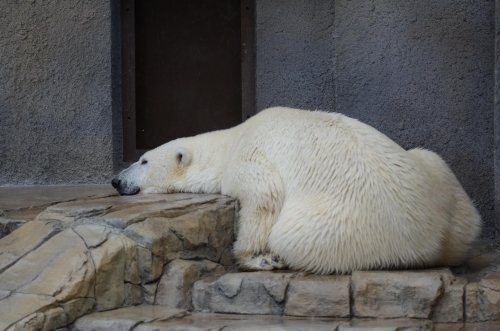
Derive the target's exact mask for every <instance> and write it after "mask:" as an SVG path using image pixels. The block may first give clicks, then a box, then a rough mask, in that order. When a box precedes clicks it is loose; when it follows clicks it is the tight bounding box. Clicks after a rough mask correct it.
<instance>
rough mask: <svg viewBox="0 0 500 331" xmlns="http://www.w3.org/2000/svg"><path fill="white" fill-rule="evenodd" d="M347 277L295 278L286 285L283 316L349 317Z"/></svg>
mask: <svg viewBox="0 0 500 331" xmlns="http://www.w3.org/2000/svg"><path fill="white" fill-rule="evenodd" d="M349 283H350V281H349V277H347V276H309V277H297V278H294V279H292V280H291V281H290V284H289V285H288V292H287V301H286V304H285V312H284V313H285V315H292V316H323V317H349V316H350V300H349V295H350V294H349V289H350V287H349Z"/></svg>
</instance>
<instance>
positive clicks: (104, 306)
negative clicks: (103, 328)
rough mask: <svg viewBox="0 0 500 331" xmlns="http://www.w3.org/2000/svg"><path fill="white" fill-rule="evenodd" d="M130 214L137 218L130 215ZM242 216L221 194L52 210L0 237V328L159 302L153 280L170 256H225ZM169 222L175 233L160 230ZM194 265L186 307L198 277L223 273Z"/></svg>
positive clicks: (92, 202)
mask: <svg viewBox="0 0 500 331" xmlns="http://www.w3.org/2000/svg"><path fill="white" fill-rule="evenodd" d="M130 210H135V212H134V213H133V214H127V213H126V212H125V211H130ZM120 213H121V214H120ZM110 214H112V216H109V215H110ZM117 214H120V215H122V216H120V217H121V218H119V217H116V215H117ZM235 217H236V203H235V201H234V200H232V199H230V198H227V197H222V196H216V195H206V196H203V195H189V194H179V195H171V196H167V195H150V196H138V197H118V196H114V197H103V198H89V199H83V200H79V201H72V202H65V203H61V204H56V205H53V206H50V207H48V208H47V209H46V210H45V211H44V212H42V213H41V214H40V215H38V216H37V218H36V219H35V220H33V221H30V222H28V223H27V224H25V225H24V226H22V227H20V228H19V229H17V230H16V231H14V232H13V233H11V234H9V235H7V236H6V237H4V238H2V239H0V247H1V248H2V251H1V253H0V268H2V269H1V270H0V321H1V322H0V330H5V329H7V328H9V329H10V328H15V329H16V330H53V329H58V328H64V327H66V326H67V325H68V324H70V323H72V322H73V321H74V320H75V319H76V318H78V317H80V316H82V315H83V314H86V313H89V312H91V311H95V310H97V311H102V310H110V309H115V308H119V307H123V306H128V305H137V304H140V303H142V302H143V300H145V301H146V302H147V301H148V298H149V299H150V298H151V297H152V299H150V301H152V302H154V295H155V294H156V283H150V282H149V281H150V280H151V279H153V278H156V279H160V276H161V274H162V270H163V265H164V264H165V263H167V262H168V261H169V258H170V257H171V256H186V257H189V258H198V257H206V258H212V259H214V260H216V261H218V260H220V259H221V258H222V255H223V252H226V251H227V250H228V248H229V247H230V246H231V244H232V241H233V234H232V231H233V227H234V221H235ZM109 219H113V221H112V222H107V221H106V220H109ZM150 219H151V220H153V219H155V220H159V219H161V223H158V224H156V223H154V222H153V221H151V222H149V220H150ZM169 221H171V223H168V222H169ZM152 223H154V224H156V225H155V226H157V227H154V226H153V227H152V228H150V227H149V226H150V225H151V224H152ZM158 225H159V226H160V227H158ZM162 225H165V226H167V231H163V232H162V231H158V232H157V233H155V231H154V230H155V229H156V230H160V228H161V226H162ZM132 226H133V230H132V231H127V230H128V228H129V227H132ZM151 230H153V231H151ZM139 234H141V235H139ZM149 235H150V236H152V237H154V239H153V238H150V237H148V236H149ZM171 242H173V243H174V244H172V243H171ZM148 243H150V245H148ZM145 256H146V257H148V256H149V257H150V260H152V261H155V262H151V261H149V262H148V261H147V259H144V257H145ZM144 263H146V264H148V263H151V264H157V266H155V267H145V266H144ZM192 263H193V265H195V266H198V268H194V269H193V270H187V272H186V274H185V275H184V278H183V281H184V282H181V283H180V284H181V285H186V289H185V290H184V289H182V291H180V292H179V293H182V294H183V295H184V297H182V300H183V301H182V302H183V304H186V305H187V304H188V301H190V297H189V287H190V286H191V284H192V283H193V282H194V281H195V280H197V279H198V278H199V277H200V276H201V275H202V274H203V273H204V272H211V271H217V270H219V273H221V272H222V271H223V270H224V269H223V268H222V267H220V266H218V265H217V264H215V263H214V262H210V261H193V262H192ZM156 269H158V271H156ZM188 269H189V268H188ZM147 272H149V273H156V272H157V275H156V274H155V275H154V277H152V276H151V275H150V274H149V275H147ZM181 278H182V277H181ZM153 284H154V285H153ZM161 285H162V287H161V290H162V291H167V292H168V291H169V290H171V289H172V288H168V284H167V281H166V279H165V280H164V281H163V282H162V283H161ZM146 290H150V291H149V292H147V291H146ZM163 299H165V298H163ZM13 309H16V310H15V311H12V310H13ZM125 324H126V323H125ZM127 325H128V324H127ZM117 327H119V326H117ZM111 328H112V329H113V327H111ZM127 330H128V329H127Z"/></svg>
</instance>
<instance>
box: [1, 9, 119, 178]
mask: <svg viewBox="0 0 500 331" xmlns="http://www.w3.org/2000/svg"><path fill="white" fill-rule="evenodd" d="M111 8H112V7H111V2H110V1H95V0H91V1H76V0H71V1H63V2H57V1H56V2H50V3H45V2H39V1H28V2H22V3H17V2H12V1H7V2H4V3H3V4H2V10H1V13H0V22H2V24H1V26H2V28H1V29H0V49H1V50H2V56H1V57H0V68H1V69H0V72H1V74H2V77H4V79H3V80H2V81H1V82H0V91H2V93H1V94H0V105H1V106H0V107H1V109H2V111H1V112H0V123H1V128H2V129H1V130H0V132H1V133H0V159H1V160H2V162H1V163H0V184H34V183H43V184H55V183H104V182H108V180H109V178H110V177H111V176H112V173H113V171H114V170H115V169H114V163H116V161H114V159H117V158H116V157H115V158H113V157H112V156H113V154H114V153H113V152H114V150H113V137H112V132H113V131H112V130H113V125H112V120H113V113H112V90H111V84H112V67H111V66H112V52H111V48H112V46H114V44H113V43H112V42H111V41H112V30H111ZM47 128H50V129H47Z"/></svg>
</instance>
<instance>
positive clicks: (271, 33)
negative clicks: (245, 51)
mask: <svg viewBox="0 0 500 331" xmlns="http://www.w3.org/2000/svg"><path fill="white" fill-rule="evenodd" d="M333 26H334V1H325V0H293V1H279V0H257V1H256V40H257V49H256V57H257V68H256V80H257V89H256V98H257V100H256V105H257V109H258V110H260V109H263V108H266V107H269V106H272V105H280V106H289V107H299V108H305V109H315V108H318V109H326V110H332V109H334V107H335V80H334V79H333V74H334V62H335V46H334V43H333V40H332V37H333Z"/></svg>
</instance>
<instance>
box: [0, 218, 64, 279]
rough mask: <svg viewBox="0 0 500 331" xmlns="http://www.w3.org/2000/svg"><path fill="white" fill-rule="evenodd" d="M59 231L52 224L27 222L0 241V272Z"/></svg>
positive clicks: (55, 224)
mask: <svg viewBox="0 0 500 331" xmlns="http://www.w3.org/2000/svg"><path fill="white" fill-rule="evenodd" d="M60 231H61V228H60V226H59V225H58V224H57V223H54V222H29V223H27V224H25V225H24V226H22V227H21V228H19V229H17V230H16V231H14V232H12V233H11V234H9V235H8V236H6V237H3V238H2V239H0V272H3V271H4V270H5V269H7V268H8V267H9V266H11V265H13V264H14V263H16V262H17V260H19V259H20V258H21V257H23V256H25V255H26V254H28V253H29V252H31V251H32V250H33V249H35V248H37V247H39V246H40V245H41V244H42V243H44V242H45V241H46V240H47V239H49V238H50V237H52V236H53V235H55V234H56V233H58V232H60Z"/></svg>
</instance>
